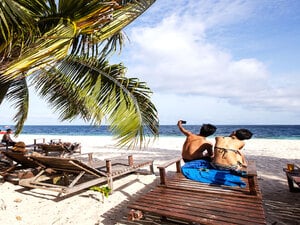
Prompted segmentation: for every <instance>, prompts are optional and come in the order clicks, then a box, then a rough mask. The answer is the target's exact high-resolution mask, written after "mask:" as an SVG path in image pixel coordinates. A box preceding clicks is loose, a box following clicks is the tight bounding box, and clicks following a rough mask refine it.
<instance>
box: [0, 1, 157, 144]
mask: <svg viewBox="0 0 300 225" xmlns="http://www.w3.org/2000/svg"><path fill="white" fill-rule="evenodd" d="M154 2H155V0H122V1H111V0H90V1H83V0H78V1H74V0H64V1H54V0H26V1H20V0H3V1H0V23H1V25H2V26H0V57H1V64H0V104H1V103H2V102H3V100H4V99H6V100H8V101H10V102H11V103H12V105H13V106H15V110H16V114H15V116H14V121H15V122H16V125H15V127H16V131H15V134H16V135H18V134H19V133H21V132H22V128H23V125H24V123H25V121H26V119H27V116H28V110H29V91H28V87H29V86H33V87H35V90H36V92H37V93H38V94H39V95H40V96H41V97H43V98H44V99H45V100H46V101H47V102H48V103H49V105H50V106H51V107H52V108H53V109H54V110H55V111H56V112H58V113H59V116H60V119H61V120H62V121H65V120H69V121H71V120H73V119H75V118H76V117H80V118H82V119H83V120H85V121H86V122H90V123H91V124H93V125H100V124H101V123H102V120H103V119H106V121H108V122H109V125H110V130H111V131H112V133H113V134H114V135H115V136H116V138H117V139H118V141H119V142H118V144H119V145H120V146H125V145H128V144H129V147H130V146H134V145H137V144H138V143H139V144H141V143H143V142H144V143H145V137H146V136H147V135H149V136H150V135H154V136H157V135H158V116H157V111H156V108H155V106H154V104H153V103H152V102H151V99H150V95H151V94H152V92H151V90H150V88H148V87H147V85H146V84H145V83H144V82H140V81H139V80H138V79H137V78H127V77H125V71H126V67H125V66H123V65H122V64H121V63H120V64H114V65H110V64H109V61H108V57H109V56H110V55H111V54H113V53H114V52H115V51H116V50H117V49H120V50H121V47H122V44H123V41H124V35H123V34H122V29H123V28H124V27H125V26H127V25H128V24H129V23H131V22H132V21H134V20H135V19H136V18H137V17H138V16H140V15H141V14H142V13H143V12H144V11H145V10H147V9H148V8H149V7H150V6H151V5H152V4H153V3H154Z"/></svg>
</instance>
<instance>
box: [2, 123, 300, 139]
mask: <svg viewBox="0 0 300 225" xmlns="http://www.w3.org/2000/svg"><path fill="white" fill-rule="evenodd" d="M8 127H9V128H11V129H12V130H14V127H13V126H8V125H5V126H4V125H3V126H1V125H0V129H1V130H2V131H3V130H6V129H7V128H8ZM184 127H185V128H186V129H188V130H190V131H192V132H193V133H199V130H200V127H201V125H184ZM216 127H217V131H216V133H215V134H214V135H212V136H210V137H214V136H228V135H229V134H230V133H231V132H232V131H234V130H236V129H240V128H246V129H249V130H250V131H251V132H252V133H253V137H252V138H264V139H291V140H300V125H216ZM21 134H27V135H58V136H59V135H67V136H111V135H112V133H111V131H110V130H109V126H104V125H103V126H90V125H71V126H68V125H51V126H49V125H26V126H24V128H23V130H22V132H21ZM182 135H183V134H182V133H181V132H180V131H179V129H178V127H177V126H176V125H160V127H159V136H160V137H182Z"/></svg>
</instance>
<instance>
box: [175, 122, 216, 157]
mask: <svg viewBox="0 0 300 225" xmlns="http://www.w3.org/2000/svg"><path fill="white" fill-rule="evenodd" d="M177 126H178V128H179V130H180V131H181V132H182V133H183V134H184V135H185V136H186V140H185V142H184V144H183V147H182V154H181V155H182V159H183V161H184V162H188V161H192V160H195V159H206V160H209V161H210V160H211V158H212V157H213V150H212V146H213V145H212V143H211V142H209V141H208V140H206V137H208V136H209V135H212V134H213V133H215V131H216V130H217V128H216V127H215V126H214V125H211V124H203V126H202V127H201V129H200V134H193V133H192V132H191V131H189V130H186V129H185V128H183V126H182V120H179V121H178V123H177Z"/></svg>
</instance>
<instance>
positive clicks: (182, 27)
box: [0, 0, 300, 125]
mask: <svg viewBox="0 0 300 225" xmlns="http://www.w3.org/2000/svg"><path fill="white" fill-rule="evenodd" d="M299 28H300V1H298V0H275V1H270V0H248V1H235V0H222V1H208V0H203V1H202V0H176V1H174V0H157V1H156V2H155V3H154V5H152V6H151V7H150V8H149V9H148V10H147V11H146V12H145V13H144V14H143V15H142V16H140V17H139V18H138V19H137V20H136V21H134V22H133V23H132V24H131V25H129V26H128V27H127V28H126V29H125V32H126V35H127V36H128V39H129V40H128V41H127V42H126V44H125V47H124V49H123V51H122V53H121V54H120V55H118V56H115V57H114V58H113V59H112V62H124V64H125V65H126V66H127V67H128V72H127V76H128V77H138V78H139V79H140V80H141V81H145V82H147V84H148V86H149V87H150V88H151V89H152V91H153V92H154V94H153V95H152V100H153V102H154V103H155V105H156V106H157V109H158V113H159V118H160V123H161V124H176V122H177V120H178V119H184V120H187V121H188V123H189V124H202V123H208V122H209V123H214V124H219V125H220V124H240V125H241V124H300V100H299V99H300V88H299V87H300V63H299V59H300V45H299V43H300V29H299ZM31 97H32V99H31V102H30V104H31V105H30V110H29V117H28V120H27V122H26V125H32V124H53V125H54V124H61V122H60V121H59V120H58V119H57V118H58V116H57V115H56V114H55V113H54V112H53V111H52V109H51V108H49V107H47V105H46V103H44V102H43V101H42V100H40V99H39V98H38V97H37V96H31ZM12 112H13V109H11V108H9V105H8V104H4V105H1V108H0V113H1V117H0V124H2V125H5V124H13V122H12V120H11V113H12ZM63 124H74V125H75V124H84V123H83V122H82V121H80V120H75V121H73V122H72V123H68V122H65V123H63Z"/></svg>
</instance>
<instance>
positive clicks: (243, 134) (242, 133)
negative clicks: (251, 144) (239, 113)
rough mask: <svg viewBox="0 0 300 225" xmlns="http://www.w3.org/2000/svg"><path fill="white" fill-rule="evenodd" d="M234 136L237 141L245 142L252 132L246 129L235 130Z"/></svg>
mask: <svg viewBox="0 0 300 225" xmlns="http://www.w3.org/2000/svg"><path fill="white" fill-rule="evenodd" d="M234 135H235V136H236V137H237V138H238V139H239V140H241V141H242V140H246V139H250V138H251V137H252V135H253V134H252V132H251V131H250V130H247V129H239V130H236V131H235V133H234Z"/></svg>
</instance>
